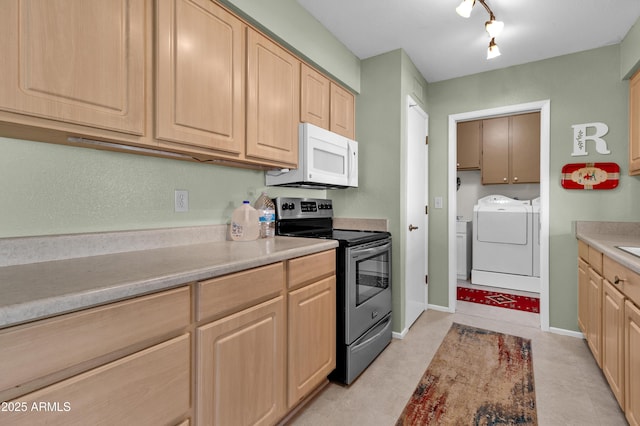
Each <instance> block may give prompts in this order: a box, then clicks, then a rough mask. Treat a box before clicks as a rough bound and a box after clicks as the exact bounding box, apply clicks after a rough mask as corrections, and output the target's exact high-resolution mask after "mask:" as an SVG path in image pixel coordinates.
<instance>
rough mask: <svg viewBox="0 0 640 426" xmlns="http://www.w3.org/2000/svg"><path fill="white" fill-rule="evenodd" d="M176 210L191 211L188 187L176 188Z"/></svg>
mask: <svg viewBox="0 0 640 426" xmlns="http://www.w3.org/2000/svg"><path fill="white" fill-rule="evenodd" d="M175 211H176V212H188V211H189V191H187V190H186V189H176V192H175Z"/></svg>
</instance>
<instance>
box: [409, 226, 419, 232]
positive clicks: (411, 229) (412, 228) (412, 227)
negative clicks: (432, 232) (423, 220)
mask: <svg viewBox="0 0 640 426" xmlns="http://www.w3.org/2000/svg"><path fill="white" fill-rule="evenodd" d="M414 229H418V227H417V226H413V225H409V232H411V231H413V230H414Z"/></svg>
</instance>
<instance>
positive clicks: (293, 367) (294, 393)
mask: <svg viewBox="0 0 640 426" xmlns="http://www.w3.org/2000/svg"><path fill="white" fill-rule="evenodd" d="M335 312H336V278H335V276H331V277H328V278H325V279H323V280H321V281H318V282H315V283H313V284H310V285H308V286H306V287H302V288H300V289H298V290H294V291H291V292H289V312H288V313H289V363H288V364H289V365H288V370H289V385H288V389H289V391H288V407H289V408H292V407H294V406H295V405H297V404H298V402H300V400H302V399H304V397H306V396H307V395H308V394H309V393H310V392H311V391H313V389H315V388H316V387H317V386H318V385H319V384H321V383H322V382H323V381H326V380H327V376H328V375H329V373H331V371H333V369H334V368H335V367H336V315H335Z"/></svg>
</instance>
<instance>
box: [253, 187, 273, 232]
mask: <svg viewBox="0 0 640 426" xmlns="http://www.w3.org/2000/svg"><path fill="white" fill-rule="evenodd" d="M253 206H254V207H255V208H256V210H258V214H259V215H260V238H272V237H275V236H276V206H275V204H273V201H272V200H271V198H269V196H268V195H267V193H266V192H263V193H262V195H260V196H259V197H258V199H257V200H256V202H255V203H254V204H253Z"/></svg>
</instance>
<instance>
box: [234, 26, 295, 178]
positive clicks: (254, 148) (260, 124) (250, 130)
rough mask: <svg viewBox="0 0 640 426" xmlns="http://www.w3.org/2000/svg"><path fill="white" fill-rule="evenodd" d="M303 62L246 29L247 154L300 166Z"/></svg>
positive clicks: (255, 157) (258, 34)
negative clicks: (301, 64)
mask: <svg viewBox="0 0 640 426" xmlns="http://www.w3.org/2000/svg"><path fill="white" fill-rule="evenodd" d="M299 122H300V61H299V60H298V59H296V58H295V57H294V56H293V55H291V54H290V53H289V52H287V51H286V50H284V49H283V48H282V47H280V46H278V45H277V44H275V43H274V42H272V41H271V40H269V39H268V38H266V37H265V36H263V35H262V34H260V33H258V32H257V31H254V30H253V29H248V30H247V146H246V155H247V157H250V158H253V159H258V160H266V161H271V162H274V163H276V164H279V165H282V166H289V167H297V165H298V123H299Z"/></svg>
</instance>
